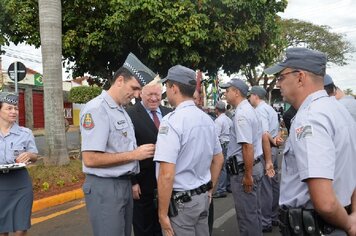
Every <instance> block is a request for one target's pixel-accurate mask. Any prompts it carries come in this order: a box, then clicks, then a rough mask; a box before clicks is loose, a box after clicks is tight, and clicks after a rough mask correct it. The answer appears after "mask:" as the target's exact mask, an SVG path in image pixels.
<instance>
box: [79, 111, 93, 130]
mask: <svg viewBox="0 0 356 236" xmlns="http://www.w3.org/2000/svg"><path fill="white" fill-rule="evenodd" d="M82 126H83V128H84V129H92V128H94V121H93V118H92V117H91V114H90V113H86V114H85V115H84V121H83V124H82Z"/></svg>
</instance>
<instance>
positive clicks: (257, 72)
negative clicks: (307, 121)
mask: <svg viewBox="0 0 356 236" xmlns="http://www.w3.org/2000/svg"><path fill="white" fill-rule="evenodd" d="M277 22H278V23H279V24H280V25H281V28H277V29H276V31H279V35H276V36H275V37H276V38H274V39H273V41H272V42H271V43H270V44H268V46H269V48H267V49H266V50H265V51H263V52H261V61H262V62H263V65H264V66H262V65H258V66H256V65H253V64H252V65H251V64H247V65H246V66H244V67H243V70H242V73H243V74H244V75H245V76H246V78H247V81H248V82H249V83H250V84H251V85H258V84H260V83H261V80H262V81H263V86H264V87H265V88H266V89H267V91H271V90H272V89H273V88H274V86H275V84H276V78H273V79H272V80H271V78H270V77H267V76H266V75H265V74H263V68H264V67H268V66H270V65H271V64H273V63H275V62H276V61H279V60H280V59H281V56H282V55H283V54H284V53H283V52H284V50H285V49H286V48H288V47H300V46H303V47H307V48H310V49H314V50H318V51H321V52H324V53H326V54H327V56H328V61H329V62H330V63H334V64H336V65H339V66H343V65H346V64H347V60H348V58H347V55H348V54H349V53H352V52H354V48H353V47H352V45H351V43H350V42H348V41H347V40H346V39H345V37H344V35H342V34H338V33H334V32H331V28H330V27H329V26H326V25H314V24H312V23H309V22H305V21H301V20H296V19H283V20H281V21H279V20H278V21H277Z"/></svg>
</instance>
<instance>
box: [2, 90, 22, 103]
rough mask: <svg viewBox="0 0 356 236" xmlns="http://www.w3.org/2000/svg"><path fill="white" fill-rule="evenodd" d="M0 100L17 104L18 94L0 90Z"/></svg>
mask: <svg viewBox="0 0 356 236" xmlns="http://www.w3.org/2000/svg"><path fill="white" fill-rule="evenodd" d="M0 102H5V103H8V104H11V105H17V103H18V96H17V95H16V94H14V93H9V92H1V93H0Z"/></svg>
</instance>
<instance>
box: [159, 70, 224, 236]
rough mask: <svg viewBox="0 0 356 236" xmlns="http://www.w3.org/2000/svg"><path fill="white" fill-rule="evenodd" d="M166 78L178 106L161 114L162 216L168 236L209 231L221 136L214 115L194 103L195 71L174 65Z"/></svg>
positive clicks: (173, 102)
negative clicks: (209, 217) (219, 136)
mask: <svg viewBox="0 0 356 236" xmlns="http://www.w3.org/2000/svg"><path fill="white" fill-rule="evenodd" d="M162 82H166V85H167V89H166V93H167V98H168V102H169V103H170V104H171V105H172V106H173V107H175V110H174V111H173V112H171V113H169V114H167V115H166V116H165V117H163V119H162V122H161V125H160V127H159V132H158V137H157V143H156V152H155V156H154V161H156V168H157V171H156V174H157V185H158V200H159V202H158V215H159V221H160V223H161V227H162V230H163V232H164V234H165V235H167V236H171V235H197V236H199V235H201V236H207V235H209V229H208V210H209V203H210V199H211V195H212V187H213V186H214V185H215V184H216V182H217V179H218V176H219V173H220V170H221V167H222V164H223V161H224V160H223V155H222V150H221V146H220V142H219V139H218V137H217V135H216V132H215V126H214V122H213V120H212V119H211V118H210V117H209V116H208V115H207V114H206V113H204V112H203V111H202V110H200V109H199V108H198V107H197V106H196V105H195V104H194V101H193V93H194V90H195V86H196V74H195V71H193V70H191V69H189V68H187V67H184V66H181V65H176V66H173V67H172V68H170V69H169V71H168V75H167V77H166V78H165V79H164V80H163V81H162ZM169 209H170V210H169Z"/></svg>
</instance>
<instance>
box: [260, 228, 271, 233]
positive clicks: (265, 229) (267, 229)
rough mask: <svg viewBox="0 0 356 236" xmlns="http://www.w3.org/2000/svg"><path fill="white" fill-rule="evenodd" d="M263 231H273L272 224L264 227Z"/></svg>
mask: <svg viewBox="0 0 356 236" xmlns="http://www.w3.org/2000/svg"><path fill="white" fill-rule="evenodd" d="M262 232H263V233H271V232H272V226H266V227H263V228H262Z"/></svg>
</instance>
